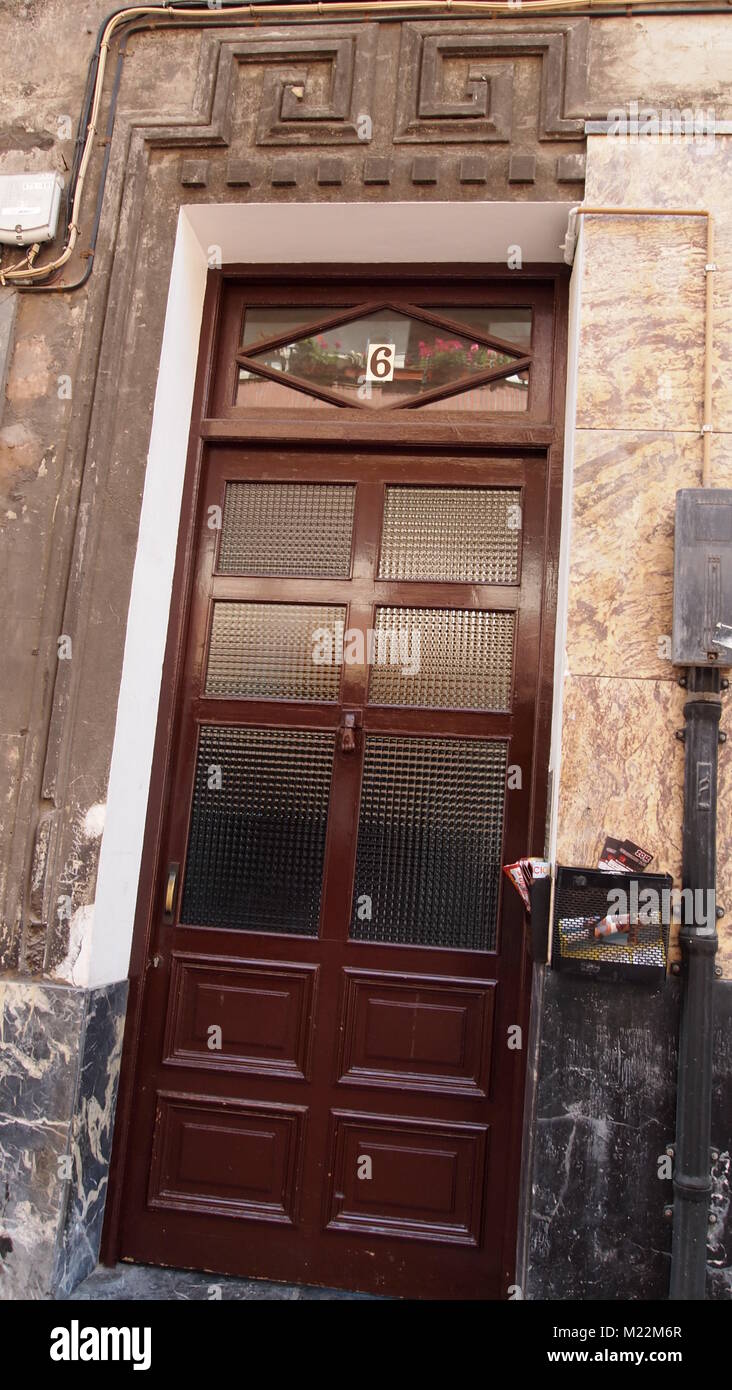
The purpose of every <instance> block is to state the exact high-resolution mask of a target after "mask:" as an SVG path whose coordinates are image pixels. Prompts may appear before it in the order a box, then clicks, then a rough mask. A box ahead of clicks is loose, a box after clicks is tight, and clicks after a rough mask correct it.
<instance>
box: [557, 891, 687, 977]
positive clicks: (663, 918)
mask: <svg viewBox="0 0 732 1390" xmlns="http://www.w3.org/2000/svg"><path fill="white" fill-rule="evenodd" d="M672 884H673V880H672V878H671V876H670V874H624V873H617V874H611V873H603V872H602V870H600V869H583V868H568V867H566V866H562V865H558V866H557V873H556V887H555V890H554V913H553V918H552V923H553V926H552V967H553V969H555V970H564V971H568V972H569V973H571V974H573V975H586V976H590V977H593V978H596V979H605V980H635V981H636V982H643V983H646V984H660V983H661V981H662V980H663V979H664V978H665V975H666V966H667V962H668V939H669V922H670V894H671V887H672ZM618 889H621V890H622V891H623V892H624V893H625V894H626V897H627V902H628V908H629V913H630V917H631V921H630V924H629V927H628V930H627V932H623V933H622V934H619V936H618V937H617V938H613V937H612V936H611V937H607V936H605V937H596V936H595V927H596V925H597V924H598V922H599V921H600V919H601V918H603V917H604V916H605V915H606V914H607V913H608V911H609V910H610V909H611V908H613V907H614V906H615V905H616V902H617V899H616V897H615V896H614V893H615V891H616V890H618ZM648 890H650V892H652V893H653V894H655V898H656V902H654V900H653V899H650V898H649V896H648ZM656 903H657V905H656ZM639 904H640V909H641V910H640V911H638V905H639Z"/></svg>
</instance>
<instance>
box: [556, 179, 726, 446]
mask: <svg viewBox="0 0 732 1390" xmlns="http://www.w3.org/2000/svg"><path fill="white" fill-rule="evenodd" d="M588 201H589V200H588ZM613 201H617V200H613ZM585 238H586V244H585V259H584V270H583V278H582V319H581V328H580V346H579V376H578V393H577V417H576V418H577V425H578V427H580V428H585V429H649V430H663V429H671V430H695V429H696V430H698V429H699V428H700V426H701V421H702V415H701V403H702V398H703V390H702V383H703V344H704V273H703V266H704V254H705V253H704V237H703V231H702V228H701V227H699V226H698V225H697V224H696V223H695V222H691V223H690V222H688V221H685V220H678V221H677V220H675V219H674V220H668V221H666V220H664V221H663V222H660V221H658V220H652V219H649V218H646V219H639V218H630V217H622V218H607V219H606V218H604V217H603V218H591V219H588V222H587V226H586V229H585Z"/></svg>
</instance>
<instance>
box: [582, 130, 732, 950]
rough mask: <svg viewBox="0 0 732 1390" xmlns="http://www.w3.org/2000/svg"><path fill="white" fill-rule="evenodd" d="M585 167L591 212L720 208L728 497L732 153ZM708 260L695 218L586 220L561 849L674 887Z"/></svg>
mask: <svg viewBox="0 0 732 1390" xmlns="http://www.w3.org/2000/svg"><path fill="white" fill-rule="evenodd" d="M616 104H617V103H616ZM645 104H647V103H645ZM587 165H588V167H587V187H586V203H587V204H588V205H589V206H593V205H595V206H598V205H602V206H625V207H633V206H636V207H700V208H701V207H709V208H710V209H711V211H712V212H716V213H718V214H719V215H718V216H717V217H716V223H717V225H716V251H715V260H716V262H717V263H718V265H719V271H718V272H717V273H716V276H715V282H714V307H715V327H714V355H713V367H714V370H713V380H714V412H713V420H714V427H715V434H714V437H713V443H712V482H713V483H714V484H715V485H716V486H718V487H732V432H731V431H732V389H730V385H729V380H728V377H727V378H725V376H724V374H723V365H724V363H725V362H728V361H729V360H730V358H731V357H732V226H730V223H729V217H728V215H726V214H728V209H729V207H730V205H732V142H731V141H730V140H729V139H725V138H724V137H717V138H716V139H707V140H705V141H696V142H695V141H693V140H692V141H687V142H681V141H679V140H678V139H676V140H674V141H669V140H667V141H665V142H663V141H658V140H655V141H654V140H650V139H647V138H640V139H638V140H631V139H626V140H622V139H619V138H617V137H606V136H602V137H600V136H598V137H590V138H589V139H588V157H587ZM705 261H706V233H705V224H704V221H703V219H699V220H696V219H690V218H678V219H677V218H668V219H666V218H663V219H651V218H636V217H632V218H631V217H628V218H611V217H608V218H599V217H598V218H588V219H587V221H586V225H585V229H584V257H583V265H582V271H581V274H582V283H581V311H580V342H579V365H578V380H577V414H576V418H575V431H574V454H575V465H574V476H573V496H572V520H571V541H570V558H569V563H570V583H569V597H568V621H567V631H566V638H565V670H566V676H565V683H564V707H563V716H562V739H561V743H562V753H561V758H562V761H561V767H560V773H559V779H560V790H559V815H558V848H557V854H558V858H559V860H560V862H564V863H583V864H593V863H595V862H596V859H597V854H598V851H599V849H600V847H601V845H602V841H603V838H604V836H605V835H606V834H611V835H620V836H621V837H624V836H629V837H630V838H631V839H634V840H637V841H638V843H640V844H645V845H647V846H648V848H649V849H651V850H652V851H653V852H654V854H655V856H656V858H655V861H654V863H653V866H652V867H653V869H654V870H655V869H657V870H659V871H668V872H670V873H672V874H673V875H674V878H675V880H676V882H677V883H679V882H680V871H681V825H682V816H683V775H684V758H683V747H682V745H680V744H678V743H677V742H676V741H675V739H674V731H675V729H677V728H679V727H680V726H681V725H682V724H683V699H684V697H683V692H682V691H681V690H680V689H679V687H678V686H677V684H676V676H677V673H676V671H675V670H674V668H673V667H672V666H671V663H670V660H669V656H670V649H669V642H668V638H669V637H670V633H671V619H672V599H673V533H674V509H675V494H676V492H677V490H678V489H679V488H682V487H696V486H699V485H700V483H701V459H702V445H701V438H700V434H699V427H700V425H701V420H702V400H703V344H704V324H705V303H704V299H705V275H704V265H705ZM727 698H728V697H727ZM726 723H727V715H726V706H723V715H722V725H723V727H724V726H725V724H726ZM731 764H732V758H731V757H730V756H729V755H728V754H727V751H726V746H722V747H721V749H720V774H719V822H718V839H717V848H718V899H719V901H720V902H721V903H722V904H723V905H725V906H727V905H728V904H729V908H730V911H729V914H728V917H726V918H725V919H723V921H722V922H721V923H720V928H719V930H720V961H721V963H722V966H723V969H724V972H725V974H726V975H729V976H732V766H731Z"/></svg>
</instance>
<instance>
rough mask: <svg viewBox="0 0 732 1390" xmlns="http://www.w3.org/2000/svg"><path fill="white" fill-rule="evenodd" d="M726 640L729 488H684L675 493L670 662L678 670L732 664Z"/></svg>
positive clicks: (731, 568)
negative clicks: (671, 652)
mask: <svg viewBox="0 0 732 1390" xmlns="http://www.w3.org/2000/svg"><path fill="white" fill-rule="evenodd" d="M725 629H727V631H726V632H725ZM725 638H727V639H728V641H730V640H731V639H732V489H730V488H682V489H681V491H680V492H677V494H676V533H675V541H674V623H673V643H672V647H673V656H672V660H673V662H674V664H675V665H677V666H732V645H727V643H726V642H725Z"/></svg>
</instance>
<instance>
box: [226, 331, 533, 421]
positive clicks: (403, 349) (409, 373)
mask: <svg viewBox="0 0 732 1390" xmlns="http://www.w3.org/2000/svg"><path fill="white" fill-rule="evenodd" d="M251 356H252V361H253V362H254V363H256V362H261V363H262V365H263V366H266V367H269V368H270V370H271V371H276V372H277V373H278V375H279V374H281V378H282V382H283V384H284V383H286V382H287V380H288V378H290V379H293V378H297V379H298V380H299V381H301V382H304V383H306V384H307V385H310V386H314V387H315V388H318V387H320V388H321V389H325V390H328V391H333V392H335V393H336V394H337V395H338V396H340V397H341V398H342V399H343V401H344V404H349V403H350V402H353V403H354V404H356V405H366V406H371V407H373V408H376V409H378V408H379V407H383V406H390V405H391V406H393V405H401V404H403V403H405V402H407V401H410V400H417V399H418V398H419V397H420V396H423V395H425V394H426V393H428V392H430V391H434V390H436V389H437V388H439V387H445V386H450V385H451V384H452V383H456V382H458V381H461V380H465V379H466V378H470V377H471V376H477V375H478V374H479V373H481V372H482V373H485V372H490V371H494V370H496V369H497V368H500V367H504V366H509V365H510V364H511V362H513V361H514V360H515V358H514V355H513V354H512V353H510V352H503V351H501V350H500V349H499V348H494V347H490V346H488V345H486V344H484V343H480V342H475V341H474V340H472V339H471V338H470V337H469V336H467V335H465V336H464V335H462V334H455V333H451V332H449V331H448V330H447V329H444V328H437V327H435V326H434V325H432V324H429V323H425V322H424V320H422V319H416V318H410V317H409V316H408V315H407V314H402V313H399V312H398V311H397V310H393V309H379V310H377V311H375V312H374V313H373V314H368V315H362V316H360V317H358V318H354V319H352V320H351V321H350V322H349V323H341V324H338V325H337V327H335V328H329V329H325V330H324V331H322V332H320V333H316V334H312V335H311V336H309V337H303V338H297V339H294V340H293V341H292V342H289V343H286V344H284V345H283V346H281V347H277V348H267V349H265V351H264V352H256V351H254V352H252V353H251ZM478 408H479V409H480V408H485V407H481V406H479V407H478ZM514 408H515V407H514Z"/></svg>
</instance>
